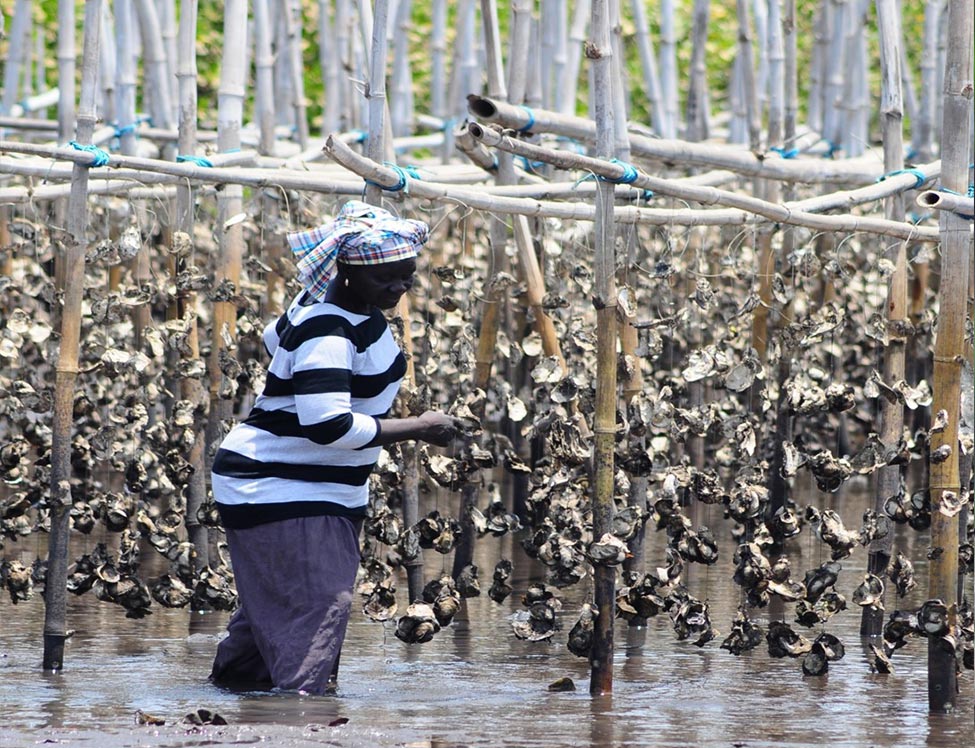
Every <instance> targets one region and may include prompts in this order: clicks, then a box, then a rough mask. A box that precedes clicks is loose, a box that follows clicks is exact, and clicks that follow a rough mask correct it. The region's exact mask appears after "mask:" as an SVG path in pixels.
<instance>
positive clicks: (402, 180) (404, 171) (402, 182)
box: [366, 161, 421, 192]
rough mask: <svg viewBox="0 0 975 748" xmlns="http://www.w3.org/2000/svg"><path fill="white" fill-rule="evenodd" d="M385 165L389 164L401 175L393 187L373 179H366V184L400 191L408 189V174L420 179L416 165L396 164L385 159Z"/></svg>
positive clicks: (390, 190) (391, 190)
mask: <svg viewBox="0 0 975 748" xmlns="http://www.w3.org/2000/svg"><path fill="white" fill-rule="evenodd" d="M383 165H384V166H388V167H389V168H390V169H392V170H393V171H395V172H396V173H397V174H398V175H399V182H397V183H396V184H394V185H393V186H392V187H387V186H386V185H384V184H379V182H374V181H372V180H371V179H367V180H366V184H371V185H375V186H376V187H379V188H381V189H384V190H388V191H389V192H399V191H400V190H405V189H406V184H407V182H406V178H407V176H410V177H413V179H420V178H421V177H420V173H419V172H418V171H417V170H416V167H415V166H405V167H404V166H400V165H399V164H394V163H391V162H389V161H383Z"/></svg>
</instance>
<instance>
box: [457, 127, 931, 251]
mask: <svg viewBox="0 0 975 748" xmlns="http://www.w3.org/2000/svg"><path fill="white" fill-rule="evenodd" d="M470 131H471V134H472V135H473V136H474V138H476V139H477V140H480V141H481V142H483V143H484V144H485V145H487V146H492V147H495V148H499V149H501V150H504V151H508V152H510V153H514V154H516V155H519V156H524V157H526V158H531V159H534V160H538V161H545V162H546V163H550V164H553V165H554V166H557V167H559V168H562V169H575V170H582V171H587V172H590V173H592V174H594V175H596V176H597V177H599V178H602V179H605V180H607V181H610V182H622V181H623V180H624V179H626V180H627V181H626V183H627V184H629V185H631V186H634V187H641V188H643V189H648V190H651V191H653V192H654V194H657V193H660V194H664V195H669V196H670V197H675V198H678V199H681V200H689V201H693V202H697V203H702V204H704V205H724V206H727V207H731V208H737V209H739V210H742V211H747V212H749V213H753V214H755V215H757V216H761V217H763V218H766V219H768V220H770V221H774V222H775V223H783V224H787V225H791V226H805V227H807V228H812V229H817V230H822V231H851V232H852V231H863V232H867V233H872V234H881V235H884V236H895V237H898V238H902V239H915V240H919V241H924V240H926V241H937V240H938V238H937V237H938V230H937V229H936V228H933V227H932V228H926V227H920V226H916V225H914V224H911V223H904V222H901V221H890V220H887V219H884V218H872V217H869V216H824V215H818V214H815V213H812V212H809V211H808V210H804V209H803V207H802V205H801V204H800V203H791V204H780V203H771V202H768V201H766V200H761V199H759V198H756V197H751V196H749V195H741V194H739V193H735V192H730V191H728V190H722V189H718V188H716V187H707V186H697V185H689V184H685V183H680V182H678V181H676V180H673V179H662V178H659V177H651V176H649V175H647V174H645V173H643V172H640V171H637V170H634V171H635V176H634V175H633V174H629V171H628V170H629V169H633V168H634V167H632V166H630V165H625V164H621V163H618V162H613V161H604V160H602V159H597V158H591V157H590V156H583V155H580V154H577V153H569V152H567V151H558V150H552V149H549V148H543V147H541V146H537V145H533V144H531V143H526V142H525V141H523V140H518V139H515V138H512V137H509V136H508V135H505V134H504V133H503V132H502V131H500V130H497V129H494V128H485V127H482V126H480V125H478V124H476V123H472V124H471V125H470ZM924 168H927V169H928V171H929V172H931V174H932V176H933V175H934V174H936V173H938V170H939V169H940V162H934V163H933V164H927V165H925V167H921V168H920V169H918V171H920V172H922V173H923V170H924ZM929 178H931V177H929V176H927V175H925V181H927V179H929ZM884 183H886V186H885V184H884ZM916 183H917V178H916V177H915V176H914V174H898V175H892V176H890V177H888V178H887V179H885V180H884V182H883V183H875V184H873V185H870V187H869V188H868V190H867V194H868V195H869V196H870V199H872V200H873V199H878V198H879V197H883V196H884V194H885V193H886V191H890V192H900V191H903V190H906V189H909V188H910V187H911V184H916ZM853 192H854V191H848V192H847V193H846V194H847V196H849V195H850V194H852V193H853ZM847 199H849V198H847ZM818 204H821V203H818ZM923 237H927V238H926V239H925V238H923Z"/></svg>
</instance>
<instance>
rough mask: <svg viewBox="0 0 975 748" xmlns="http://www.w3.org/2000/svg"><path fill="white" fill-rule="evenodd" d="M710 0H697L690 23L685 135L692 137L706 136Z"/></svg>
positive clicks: (693, 139) (696, 138) (688, 138)
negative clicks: (707, 45) (707, 47)
mask: <svg viewBox="0 0 975 748" xmlns="http://www.w3.org/2000/svg"><path fill="white" fill-rule="evenodd" d="M710 14H711V3H710V0H694V11H693V21H692V25H691V64H690V81H689V82H688V86H687V104H686V107H687V110H686V112H685V116H684V137H685V138H686V139H687V140H690V141H700V140H707V139H708V137H709V135H710V133H709V130H708V115H707V109H708V107H707V95H708V94H707V72H708V71H707V62H706V42H707V36H708V19H709V17H710Z"/></svg>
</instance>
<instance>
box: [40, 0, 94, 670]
mask: <svg viewBox="0 0 975 748" xmlns="http://www.w3.org/2000/svg"><path fill="white" fill-rule="evenodd" d="M101 12H102V3H101V0H87V1H86V2H85V22H84V23H85V25H84V47H83V50H82V63H81V65H82V68H81V69H82V79H81V101H80V102H79V106H78V132H77V139H78V142H79V143H81V144H83V145H87V144H90V143H91V135H92V133H93V132H94V130H95V121H96V114H95V94H96V88H97V82H98V45H99V39H100V31H101ZM61 31H66V29H64V28H63V27H62V29H61ZM67 31H69V32H70V33H72V34H73V32H74V29H73V28H71V29H67ZM72 111H73V107H72ZM88 169H89V166H88V165H82V164H78V163H77V162H76V163H75V165H74V167H73V168H72V171H71V194H70V196H69V198H68V216H67V217H68V240H67V242H66V247H65V253H64V269H65V273H64V280H65V285H64V302H63V311H62V314H61V343H60V346H59V351H58V362H57V366H56V368H55V380H54V414H53V421H52V434H51V439H52V444H51V484H50V488H49V490H50V495H49V496H48V506H49V508H50V511H51V531H50V535H49V538H48V557H47V580H46V582H45V592H44V603H45V605H44V656H43V667H44V670H45V671H48V672H50V671H55V672H58V671H60V670H61V669H62V668H63V667H64V641H65V639H66V638H67V631H66V614H67V604H66V600H65V598H66V595H67V579H68V539H69V534H70V532H71V515H70V510H71V505H72V501H71V484H70V479H71V441H72V437H71V427H72V424H73V422H74V394H75V383H76V382H77V379H78V354H79V351H80V348H81V314H82V309H81V305H82V300H83V297H84V285H85V249H86V245H87V236H86V233H85V230H86V228H87V226H88Z"/></svg>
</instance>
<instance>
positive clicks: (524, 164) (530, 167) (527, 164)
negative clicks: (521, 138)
mask: <svg viewBox="0 0 975 748" xmlns="http://www.w3.org/2000/svg"><path fill="white" fill-rule="evenodd" d="M518 160H519V161H520V162H521V168H522V169H524V170H525V171H535V170H537V169H541V168H542V167H543V166H545V162H544V161H529V160H528V159H527V158H526V157H525V156H518Z"/></svg>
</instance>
